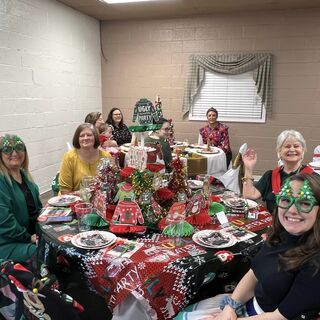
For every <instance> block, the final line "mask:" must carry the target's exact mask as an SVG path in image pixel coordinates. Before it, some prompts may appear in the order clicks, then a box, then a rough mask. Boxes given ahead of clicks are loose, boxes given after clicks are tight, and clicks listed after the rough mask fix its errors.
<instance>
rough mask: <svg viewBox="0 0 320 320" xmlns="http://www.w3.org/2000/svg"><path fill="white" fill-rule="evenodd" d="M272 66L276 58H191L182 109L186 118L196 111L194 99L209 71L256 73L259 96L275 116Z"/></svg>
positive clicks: (217, 56) (213, 56) (219, 55)
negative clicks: (272, 100) (189, 113)
mask: <svg viewBox="0 0 320 320" xmlns="http://www.w3.org/2000/svg"><path fill="white" fill-rule="evenodd" d="M271 64H272V55H271V54H270V53H251V54H250V53H249V54H217V55H192V56H191V57H190V65H189V72H188V78H187V84H186V88H185V93H184V98H183V105H182V112H183V114H184V116H185V115H187V114H188V112H189V110H190V109H191V107H192V103H193V99H194V97H195V95H196V94H197V93H198V90H199V89H200V87H201V85H202V82H203V80H204V74H205V71H209V72H216V73H222V74H227V75H232V74H240V73H244V72H248V71H253V80H254V81H255V85H256V88H257V94H258V95H259V96H260V97H261V100H262V103H263V105H264V106H265V107H266V111H267V114H271V111H272V108H271V96H272V90H271V88H272V69H271Z"/></svg>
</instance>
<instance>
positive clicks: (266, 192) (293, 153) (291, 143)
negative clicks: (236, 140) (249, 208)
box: [242, 130, 313, 213]
mask: <svg viewBox="0 0 320 320" xmlns="http://www.w3.org/2000/svg"><path fill="white" fill-rule="evenodd" d="M276 150H277V154H278V158H279V160H280V161H281V165H280V166H278V167H276V168H275V169H273V170H268V171H266V172H265V173H264V174H263V176H262V177H261V179H260V180H259V181H258V182H257V183H256V184H254V183H253V182H254V179H253V171H254V167H255V165H256V163H257V160H258V158H257V154H256V152H255V151H254V150H253V149H247V151H246V152H245V153H244V154H243V155H242V160H243V164H244V170H245V172H244V177H243V178H242V181H243V191H242V193H243V196H244V197H245V198H249V199H252V200H257V199H260V198H262V200H263V201H265V202H266V205H267V208H268V210H269V211H270V212H271V213H272V212H273V210H274V208H275V207H276V197H275V195H276V194H278V193H279V191H280V187H281V185H282V183H283V182H284V181H285V180H286V179H287V178H288V177H289V176H292V175H294V174H297V173H312V172H313V169H312V168H311V167H309V166H305V165H303V164H302V161H303V158H304V154H305V152H306V150H307V146H306V141H305V139H304V138H303V136H302V134H301V133H300V132H298V131H295V130H285V131H282V132H281V133H280V134H279V136H278V139H277V146H276Z"/></svg>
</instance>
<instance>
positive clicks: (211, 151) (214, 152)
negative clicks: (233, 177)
mask: <svg viewBox="0 0 320 320" xmlns="http://www.w3.org/2000/svg"><path fill="white" fill-rule="evenodd" d="M219 152H220V151H219V149H211V150H205V149H202V150H199V151H198V153H202V154H217V153H219Z"/></svg>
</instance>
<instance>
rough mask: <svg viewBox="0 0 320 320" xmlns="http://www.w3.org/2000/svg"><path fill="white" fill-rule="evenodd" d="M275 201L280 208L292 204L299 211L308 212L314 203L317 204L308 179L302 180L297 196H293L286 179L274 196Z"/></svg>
mask: <svg viewBox="0 0 320 320" xmlns="http://www.w3.org/2000/svg"><path fill="white" fill-rule="evenodd" d="M276 201H277V205H278V207H280V208H282V209H289V208H290V207H291V206H292V205H293V204H294V205H295V206H296V208H297V210H298V212H299V213H301V212H303V213H309V212H311V210H312V209H313V208H314V206H315V205H318V202H317V200H316V198H315V197H314V194H313V191H312V189H311V187H310V184H309V181H308V180H304V181H303V184H302V186H301V188H300V190H299V193H298V195H297V197H294V196H293V195H292V189H291V185H290V181H289V180H288V179H287V180H286V182H285V183H284V185H283V187H282V189H281V191H280V193H279V194H278V195H277V196H276Z"/></svg>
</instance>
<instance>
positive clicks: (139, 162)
mask: <svg viewBox="0 0 320 320" xmlns="http://www.w3.org/2000/svg"><path fill="white" fill-rule="evenodd" d="M147 158H148V155H147V151H146V150H145V149H142V148H131V149H130V150H129V152H128V154H127V159H128V162H127V165H128V167H131V168H135V169H139V170H141V171H143V170H144V169H145V168H146V167H147Z"/></svg>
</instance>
